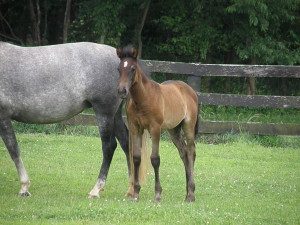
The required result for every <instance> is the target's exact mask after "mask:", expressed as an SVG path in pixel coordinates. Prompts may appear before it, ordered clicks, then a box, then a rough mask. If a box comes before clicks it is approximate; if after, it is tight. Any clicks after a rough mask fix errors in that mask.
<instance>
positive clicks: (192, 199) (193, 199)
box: [185, 195, 195, 202]
mask: <svg viewBox="0 0 300 225" xmlns="http://www.w3.org/2000/svg"><path fill="white" fill-rule="evenodd" d="M194 201H195V196H194V195H189V196H186V198H185V202H194Z"/></svg>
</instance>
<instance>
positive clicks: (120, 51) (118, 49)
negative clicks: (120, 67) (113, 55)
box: [116, 48, 122, 59]
mask: <svg viewBox="0 0 300 225" xmlns="http://www.w3.org/2000/svg"><path fill="white" fill-rule="evenodd" d="M116 52H117V55H118V57H119V58H120V59H121V58H122V48H117V50H116Z"/></svg>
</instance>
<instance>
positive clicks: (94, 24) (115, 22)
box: [70, 0, 126, 46]
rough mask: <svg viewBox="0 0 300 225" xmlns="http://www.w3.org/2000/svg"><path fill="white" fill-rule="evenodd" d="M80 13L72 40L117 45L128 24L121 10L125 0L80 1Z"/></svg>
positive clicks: (74, 22)
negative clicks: (125, 22) (124, 20)
mask: <svg viewBox="0 0 300 225" xmlns="http://www.w3.org/2000/svg"><path fill="white" fill-rule="evenodd" d="M78 7H79V13H78V17H77V18H76V20H74V21H73V23H72V26H71V32H70V39H71V40H72V41H93V42H98V43H105V44H108V45H112V46H117V45H118V44H119V43H120V38H121V34H122V33H123V32H124V31H125V27H126V25H125V24H124V22H123V21H122V20H121V19H122V18H121V17H120V12H121V10H122V9H123V8H124V4H123V1H121V0H115V1H113V4H112V2H111V1H98V0H92V1H91V0H82V1H79V3H78Z"/></svg>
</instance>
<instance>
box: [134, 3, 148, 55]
mask: <svg viewBox="0 0 300 225" xmlns="http://www.w3.org/2000/svg"><path fill="white" fill-rule="evenodd" d="M150 2H151V0H145V1H144V2H143V3H142V4H141V5H140V7H139V13H138V19H137V23H136V26H135V29H134V37H133V41H132V42H133V44H134V45H137V47H138V50H139V54H138V58H140V57H141V55H142V49H143V46H142V45H143V43H142V30H143V27H144V24H145V21H146V17H147V14H148V10H149V6H150Z"/></svg>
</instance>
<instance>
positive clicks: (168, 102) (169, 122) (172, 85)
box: [160, 80, 198, 129]
mask: <svg viewBox="0 0 300 225" xmlns="http://www.w3.org/2000/svg"><path fill="white" fill-rule="evenodd" d="M160 89H161V93H162V98H163V102H164V103H163V114H164V123H163V129H170V128H174V126H176V125H178V124H179V123H180V122H181V121H183V120H190V119H191V118H192V117H195V114H197V111H198V109H197V107H198V105H197V104H198V99H197V94H196V92H195V91H194V90H193V89H192V88H191V87H190V86H189V85H187V84H186V83H184V82H182V81H172V80H171V81H165V82H163V83H161V84H160Z"/></svg>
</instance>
